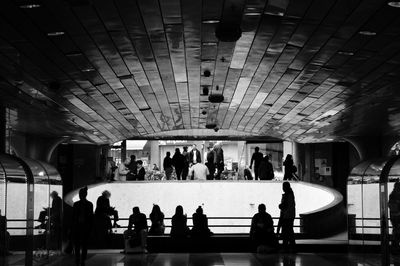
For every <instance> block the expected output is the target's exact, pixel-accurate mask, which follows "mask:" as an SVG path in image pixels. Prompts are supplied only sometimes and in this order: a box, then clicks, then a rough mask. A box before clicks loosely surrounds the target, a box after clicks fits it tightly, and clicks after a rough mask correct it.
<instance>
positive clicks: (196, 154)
mask: <svg viewBox="0 0 400 266" xmlns="http://www.w3.org/2000/svg"><path fill="white" fill-rule="evenodd" d="M189 163H191V164H196V163H201V154H200V151H199V150H198V149H197V145H196V144H193V146H192V150H191V151H190V152H189Z"/></svg>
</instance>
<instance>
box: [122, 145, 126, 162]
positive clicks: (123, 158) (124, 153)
mask: <svg viewBox="0 0 400 266" xmlns="http://www.w3.org/2000/svg"><path fill="white" fill-rule="evenodd" d="M125 159H126V140H124V141H122V142H121V163H123V162H125Z"/></svg>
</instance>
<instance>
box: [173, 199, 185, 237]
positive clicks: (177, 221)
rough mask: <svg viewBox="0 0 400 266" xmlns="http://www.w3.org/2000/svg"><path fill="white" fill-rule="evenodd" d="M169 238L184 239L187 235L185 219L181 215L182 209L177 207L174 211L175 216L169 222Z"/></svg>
mask: <svg viewBox="0 0 400 266" xmlns="http://www.w3.org/2000/svg"><path fill="white" fill-rule="evenodd" d="M171 224H172V227H171V237H173V238H178V239H179V238H181V239H182V238H186V237H187V236H188V234H189V228H188V226H187V217H186V215H185V214H183V207H182V206H181V205H178V206H177V207H176V209H175V214H174V216H172V220H171Z"/></svg>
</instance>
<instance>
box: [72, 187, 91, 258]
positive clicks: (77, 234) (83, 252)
mask: <svg viewBox="0 0 400 266" xmlns="http://www.w3.org/2000/svg"><path fill="white" fill-rule="evenodd" d="M86 196H87V187H85V188H82V189H80V190H79V201H77V202H75V203H74V205H73V207H72V237H73V242H74V249H75V262H76V265H85V260H86V256H87V244H88V239H89V237H90V233H91V230H92V227H93V204H92V203H91V202H90V201H88V200H87V199H86Z"/></svg>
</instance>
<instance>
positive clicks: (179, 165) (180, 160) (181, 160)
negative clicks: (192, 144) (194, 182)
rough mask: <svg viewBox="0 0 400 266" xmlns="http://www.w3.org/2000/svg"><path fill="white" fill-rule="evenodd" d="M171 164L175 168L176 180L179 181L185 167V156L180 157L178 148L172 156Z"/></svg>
mask: <svg viewBox="0 0 400 266" xmlns="http://www.w3.org/2000/svg"><path fill="white" fill-rule="evenodd" d="M172 164H173V166H174V167H175V172H176V178H177V179H178V180H181V177H182V172H183V168H184V167H185V156H183V155H182V153H181V151H180V150H179V148H176V149H175V153H174V156H172Z"/></svg>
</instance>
